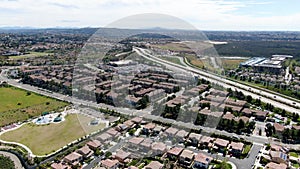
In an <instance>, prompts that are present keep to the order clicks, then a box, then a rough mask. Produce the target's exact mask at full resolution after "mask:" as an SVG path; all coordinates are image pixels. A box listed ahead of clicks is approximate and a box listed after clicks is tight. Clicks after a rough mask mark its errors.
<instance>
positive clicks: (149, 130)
mask: <svg viewBox="0 0 300 169" xmlns="http://www.w3.org/2000/svg"><path fill="white" fill-rule="evenodd" d="M154 128H155V124H154V123H148V124H146V125H145V126H144V127H143V133H144V134H146V135H149V134H152V131H153V129H154Z"/></svg>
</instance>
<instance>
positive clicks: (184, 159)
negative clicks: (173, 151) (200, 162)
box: [179, 149, 195, 167]
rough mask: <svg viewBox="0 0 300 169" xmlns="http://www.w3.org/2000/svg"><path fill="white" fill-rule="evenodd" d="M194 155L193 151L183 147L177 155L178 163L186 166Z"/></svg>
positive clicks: (190, 162)
mask: <svg viewBox="0 0 300 169" xmlns="http://www.w3.org/2000/svg"><path fill="white" fill-rule="evenodd" d="M194 156H195V155H194V152H193V151H191V150H186V149H185V150H183V151H182V153H181V154H180V156H179V163H180V164H182V165H184V166H186V167H189V166H190V165H191V164H192V162H193V160H194Z"/></svg>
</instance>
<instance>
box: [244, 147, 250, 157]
mask: <svg viewBox="0 0 300 169" xmlns="http://www.w3.org/2000/svg"><path fill="white" fill-rule="evenodd" d="M250 150H251V145H245V148H244V150H243V155H245V156H246V155H247V154H248V153H249V151H250Z"/></svg>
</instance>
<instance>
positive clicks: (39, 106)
mask: <svg viewBox="0 0 300 169" xmlns="http://www.w3.org/2000/svg"><path fill="white" fill-rule="evenodd" d="M0 96H1V97H0V126H4V125H7V124H11V123H14V122H18V121H24V120H27V119H29V118H31V117H35V116H39V115H40V114H41V113H42V112H49V111H55V110H58V109H60V108H64V107H65V106H67V105H68V103H65V102H62V101H58V100H56V99H52V98H48V97H45V96H40V95H38V94H35V93H32V92H27V91H25V90H21V89H17V88H15V87H0Z"/></svg>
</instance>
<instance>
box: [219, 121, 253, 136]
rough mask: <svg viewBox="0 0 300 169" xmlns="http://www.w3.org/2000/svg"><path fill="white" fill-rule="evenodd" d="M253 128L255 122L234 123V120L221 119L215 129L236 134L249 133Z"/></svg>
mask: <svg viewBox="0 0 300 169" xmlns="http://www.w3.org/2000/svg"><path fill="white" fill-rule="evenodd" d="M254 128H255V122H253V121H251V122H247V123H245V122H244V121H243V120H239V121H236V120H234V119H232V120H228V119H221V120H220V122H219V124H218V127H217V129H220V130H226V131H228V132H234V133H237V134H241V133H249V134H250V133H251V132H252V131H253V129H254Z"/></svg>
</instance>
